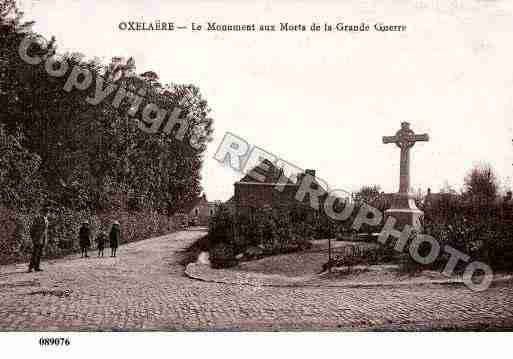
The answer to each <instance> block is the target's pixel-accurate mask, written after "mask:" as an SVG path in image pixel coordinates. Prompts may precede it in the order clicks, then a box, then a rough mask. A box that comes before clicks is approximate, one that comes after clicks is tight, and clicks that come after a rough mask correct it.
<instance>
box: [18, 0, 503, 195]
mask: <svg viewBox="0 0 513 359" xmlns="http://www.w3.org/2000/svg"><path fill="white" fill-rule="evenodd" d="M21 5H22V9H23V10H24V11H25V14H26V18H27V20H29V19H30V20H35V21H36V25H35V26H34V30H36V31H37V32H40V33H41V34H43V35H44V36H48V37H50V36H52V35H54V36H55V37H56V39H57V44H58V47H59V51H62V52H64V51H77V52H81V53H84V54H85V55H86V56H87V57H90V58H92V57H99V58H101V59H103V61H104V62H108V61H109V60H110V58H111V57H113V56H125V57H130V56H132V57H134V58H135V61H136V66H137V72H139V73H142V72H144V71H148V70H153V71H155V72H157V73H158V74H159V76H160V80H161V82H164V83H165V82H174V83H193V84H195V85H196V86H198V87H199V88H200V89H201V92H202V94H203V95H204V97H205V98H206V99H207V100H208V102H209V105H210V107H211V108H212V112H211V116H212V117H213V118H214V121H215V122H214V125H215V133H214V140H213V142H212V143H211V144H210V145H209V149H208V151H207V153H206V155H205V159H204V167H203V169H202V177H203V178H202V185H203V187H204V189H205V192H206V194H207V197H208V199H209V200H227V199H228V198H230V197H231V195H232V194H233V183H234V182H235V181H237V180H238V179H239V178H240V177H242V175H241V174H240V173H236V172H235V171H234V170H232V169H230V168H228V167H226V166H223V165H221V164H220V163H218V162H217V161H215V160H214V158H213V156H214V153H215V151H216V150H217V148H218V146H219V143H220V141H221V140H222V138H223V136H224V134H225V133H226V132H227V131H229V132H231V133H234V134H237V135H238V136H240V137H242V138H244V139H245V140H246V141H247V142H249V143H250V144H252V145H255V146H259V147H261V148H263V149H265V150H266V151H268V152H271V153H273V154H274V155H276V156H277V157H279V158H281V159H284V160H286V161H288V162H291V163H293V164H295V165H297V166H299V167H301V168H312V169H315V170H316V174H317V176H319V177H320V178H321V179H323V180H324V181H326V182H327V183H328V184H329V186H330V188H331V189H343V190H346V191H354V190H357V189H358V188H360V187H361V186H362V185H373V184H378V185H380V186H381V187H382V189H383V190H384V191H385V192H396V191H397V190H398V186H399V151H398V148H397V147H396V146H395V145H393V144H387V145H385V144H383V143H382V136H385V135H394V134H395V132H396V131H397V130H398V129H399V128H400V124H401V122H403V121H407V122H410V123H411V127H412V129H413V130H414V131H415V132H416V133H428V134H429V136H430V141H429V142H421V143H417V144H416V145H415V146H414V148H413V150H412V158H411V185H412V187H413V188H414V189H417V188H420V189H422V190H423V191H426V189H427V188H428V187H430V188H431V189H432V191H433V192H437V191H439V190H440V188H441V187H443V186H444V185H445V184H446V183H449V184H450V185H452V186H453V187H455V188H456V189H459V188H460V187H461V186H462V184H463V178H464V176H465V174H466V173H467V172H468V171H469V170H470V169H471V168H472V166H473V165H474V164H476V163H478V162H483V161H484V162H488V163H490V164H491V165H492V166H493V167H494V168H495V170H496V172H497V174H498V176H499V178H500V179H501V181H502V185H503V186H504V187H511V186H512V182H511V178H512V176H513V166H512V164H513V144H512V139H513V121H512V120H513V101H512V96H513V91H512V90H513V71H512V70H511V68H512V64H513V47H512V45H511V44H512V43H511V35H512V33H513V2H511V1H492V0H487V1H484V0H481V1H475V0H447V1H442V0H380V1H371V0H367V1H344V2H343V3H342V2H340V1H335V0H321V1H308V2H307V1H293V0H281V1H258V2H256V1H249V0H242V1H235V0H224V1H219V0H218V1H195V0H189V1H185V0H177V1H173V2H163V1H133V0H123V1H117V0H116V1H114V0H112V1H111V0H105V1H101V2H99V1H98V2H92V1H90V0H89V1H87V0H75V1H73V0H66V1H62V0H39V1H37V0H34V1H31V0H24V1H21ZM156 20H160V21H167V22H175V23H177V24H178V25H185V26H187V27H188V30H182V31H170V32H166V31H164V32H132V31H121V30H119V28H118V25H119V23H120V22H122V21H125V22H127V21H144V22H154V21H156ZM209 21H216V22H218V23H225V24H243V23H256V24H279V23H280V22H289V23H291V24H296V23H303V24H305V25H306V26H307V28H308V27H309V26H310V25H311V24H312V22H317V23H320V24H324V22H328V23H334V24H336V23H339V22H343V23H346V24H360V23H361V22H365V23H368V24H369V25H370V26H371V28H372V27H373V25H374V23H376V22H383V23H386V24H393V25H395V24H398V25H406V27H407V29H406V31H404V32H384V33H383V32H376V31H369V32H366V33H349V32H336V31H334V32H310V31H305V32H274V33H264V32H254V33H252V32H242V33H236V32H224V33H221V32H192V31H190V28H191V24H192V22H195V23H199V24H206V23H207V22H209Z"/></svg>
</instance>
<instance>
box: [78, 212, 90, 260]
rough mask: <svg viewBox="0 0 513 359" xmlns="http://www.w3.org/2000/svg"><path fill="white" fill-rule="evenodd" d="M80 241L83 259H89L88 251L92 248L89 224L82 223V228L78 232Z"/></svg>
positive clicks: (86, 222)
mask: <svg viewBox="0 0 513 359" xmlns="http://www.w3.org/2000/svg"><path fill="white" fill-rule="evenodd" d="M78 239H79V244H80V250H81V253H82V258H87V257H89V255H88V254H87V250H88V249H89V247H90V246H91V229H90V228H89V222H88V221H84V222H82V226H81V227H80V230H79V231H78Z"/></svg>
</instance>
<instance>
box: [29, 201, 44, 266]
mask: <svg viewBox="0 0 513 359" xmlns="http://www.w3.org/2000/svg"><path fill="white" fill-rule="evenodd" d="M30 237H31V239H32V257H31V258H30V264H29V268H28V271H29V272H32V269H34V270H35V271H36V272H40V271H42V269H41V268H39V265H40V263H41V256H42V255H43V249H44V247H45V245H46V242H47V241H48V209H47V208H46V207H44V208H42V209H41V213H40V215H39V216H37V217H36V218H35V219H34V222H33V223H32V226H31V227H30Z"/></svg>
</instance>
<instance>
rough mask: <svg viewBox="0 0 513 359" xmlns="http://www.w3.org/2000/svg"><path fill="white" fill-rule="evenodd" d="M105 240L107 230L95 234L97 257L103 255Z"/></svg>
mask: <svg viewBox="0 0 513 359" xmlns="http://www.w3.org/2000/svg"><path fill="white" fill-rule="evenodd" d="M106 241H107V232H105V231H100V232H99V233H98V235H97V236H96V245H97V247H98V257H103V249H104V248H105V242H106Z"/></svg>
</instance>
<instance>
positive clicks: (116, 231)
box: [109, 221, 121, 257]
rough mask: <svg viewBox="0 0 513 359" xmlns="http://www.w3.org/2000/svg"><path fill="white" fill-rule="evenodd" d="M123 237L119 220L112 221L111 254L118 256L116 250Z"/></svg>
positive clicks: (110, 235)
mask: <svg viewBox="0 0 513 359" xmlns="http://www.w3.org/2000/svg"><path fill="white" fill-rule="evenodd" d="M120 238H121V229H120V228H119V222H118V221H114V222H113V223H112V228H111V229H110V234H109V239H110V256H111V257H115V256H116V250H117V249H118V245H119V240H120Z"/></svg>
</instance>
